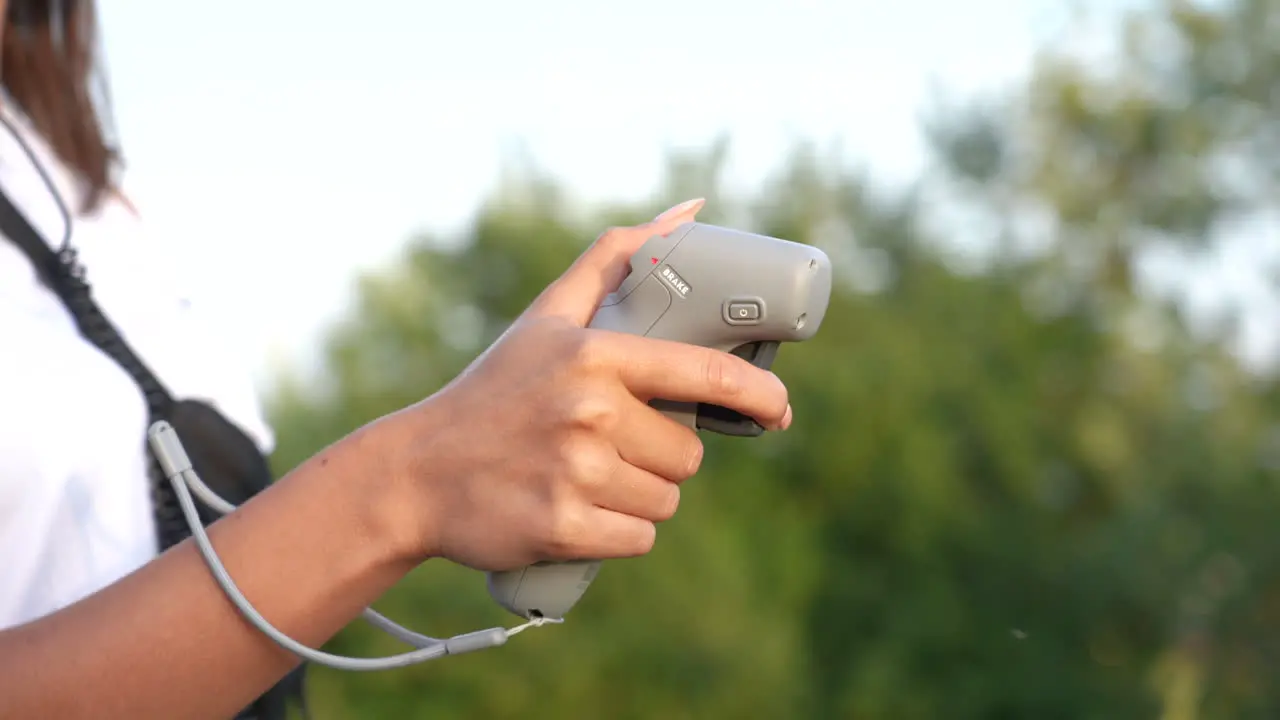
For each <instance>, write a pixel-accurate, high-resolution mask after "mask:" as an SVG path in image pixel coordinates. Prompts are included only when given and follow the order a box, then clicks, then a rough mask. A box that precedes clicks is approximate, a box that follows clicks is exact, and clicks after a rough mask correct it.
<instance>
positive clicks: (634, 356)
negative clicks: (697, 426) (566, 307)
mask: <svg viewBox="0 0 1280 720" xmlns="http://www.w3.org/2000/svg"><path fill="white" fill-rule="evenodd" d="M596 332H607V331H596ZM608 335H609V340H610V341H609V343H608V344H609V345H610V346H611V347H612V348H613V349H614V351H615V352H617V353H618V355H617V356H616V357H617V358H618V368H619V373H620V375H621V379H622V383H623V384H624V385H626V387H627V389H628V390H630V391H631V393H632V394H633V395H635V396H636V397H637V398H639V399H641V400H644V401H648V400H654V399H662V400H670V401H673V402H701V403H709V404H712V405H719V406H721V407H725V408H728V409H730V410H736V411H738V412H740V413H742V414H743V415H746V416H748V417H751V418H754V419H755V421H756V422H758V423H760V424H761V425H762V426H764V427H766V428H769V429H773V430H777V429H780V428H783V427H785V422H784V420H785V419H789V417H788V416H789V414H790V404H789V403H788V398H787V388H786V386H785V385H783V384H782V381H781V380H779V379H778V376H777V375H774V374H773V373H772V372H769V371H768V370H762V369H760V368H758V367H756V366H754V365H752V364H751V363H749V362H747V361H746V360H743V359H742V358H740V357H738V356H736V355H731V354H729V353H727V352H723V351H720V350H715V349H712V348H706V347H700V346H697V345H689V344H687V343H681V342H674V341H671V340H657V339H654V338H646V337H641V336H639V335H628V334H625V333H612V332H610V333H608Z"/></svg>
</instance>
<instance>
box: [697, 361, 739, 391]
mask: <svg viewBox="0 0 1280 720" xmlns="http://www.w3.org/2000/svg"><path fill="white" fill-rule="evenodd" d="M705 357H706V360H705V361H704V365H703V369H702V371H703V374H704V376H705V377H706V382H707V385H708V386H709V387H710V388H711V389H712V390H713V391H714V392H716V393H717V394H718V395H720V396H721V397H730V398H731V397H736V396H737V395H738V394H739V393H741V392H742V378H741V377H739V372H738V367H737V366H736V365H735V364H734V363H733V362H732V359H733V358H732V357H731V356H729V355H723V354H720V353H707V354H706V356H705Z"/></svg>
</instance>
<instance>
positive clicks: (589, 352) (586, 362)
mask: <svg viewBox="0 0 1280 720" xmlns="http://www.w3.org/2000/svg"><path fill="white" fill-rule="evenodd" d="M608 349H609V348H608V341H607V340H606V339H605V337H604V336H603V335H601V334H600V333H597V332H592V331H591V330H577V331H576V332H573V333H572V334H571V335H570V337H569V338H568V340H567V342H566V349H565V355H566V356H567V359H568V362H569V365H570V367H571V368H572V369H573V370H575V371H580V372H581V371H586V372H592V371H595V370H599V369H601V368H602V367H604V366H605V364H606V362H607V360H606V358H607V357H608Z"/></svg>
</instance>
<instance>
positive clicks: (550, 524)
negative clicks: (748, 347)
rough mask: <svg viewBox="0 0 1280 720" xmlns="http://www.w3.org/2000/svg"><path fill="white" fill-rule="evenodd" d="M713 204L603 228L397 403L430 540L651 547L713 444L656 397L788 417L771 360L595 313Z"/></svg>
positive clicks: (779, 424)
mask: <svg viewBox="0 0 1280 720" xmlns="http://www.w3.org/2000/svg"><path fill="white" fill-rule="evenodd" d="M701 205H702V202H701V201H693V202H689V203H684V204H683V205H679V206H676V207H675V208H672V209H671V210H669V211H667V212H666V213H663V214H662V215H660V216H659V217H658V218H657V219H655V220H654V221H653V222H651V223H647V224H645V225H640V226H637V227H628V228H615V229H611V230H609V231H607V232H605V233H604V234H602V235H601V236H600V237H599V238H598V239H597V240H596V241H595V243H594V244H593V245H592V246H591V247H590V248H589V249H588V250H587V251H586V252H585V253H583V255H582V256H581V257H580V258H579V259H578V260H577V261H576V262H575V263H574V264H573V266H572V267H570V268H569V269H568V271H566V272H565V274H564V275H563V276H561V277H560V278H559V279H558V280H557V281H556V282H555V283H553V284H552V285H551V286H549V287H548V288H547V289H546V290H545V291H544V292H543V293H542V294H541V295H540V296H539V297H538V298H537V299H536V300H535V301H534V302H533V304H532V305H531V306H530V307H529V309H528V310H526V311H525V313H524V314H523V315H522V316H521V317H520V318H519V319H518V320H517V321H516V322H515V323H513V324H512V326H511V327H510V329H509V330H508V331H507V332H506V333H505V334H504V335H503V336H502V337H501V338H500V339H499V340H498V341H497V342H496V343H495V344H494V345H493V346H491V347H490V348H489V349H488V350H487V351H486V352H485V353H484V354H483V355H481V356H480V357H479V358H478V359H476V361H475V362H474V363H472V365H471V366H470V367H468V368H467V370H466V371H464V372H463V373H462V374H461V375H459V376H458V377H457V378H456V379H455V380H454V381H453V382H452V383H450V384H449V385H448V386H446V387H445V388H444V389H442V390H441V391H440V392H438V393H436V394H435V395H433V396H432V397H430V398H428V399H426V400H424V401H422V402H421V403H418V404H417V405H415V406H412V407H410V408H407V409H406V410H404V411H402V412H401V413H399V414H398V415H397V416H396V417H395V418H394V420H393V422H394V423H395V424H396V425H397V426H398V427H399V428H400V430H399V432H397V435H399V436H400V437H401V438H402V439H403V440H404V441H405V445H404V447H408V448H411V450H410V451H408V452H405V453H404V455H403V456H402V457H403V459H404V460H405V461H406V462H405V463H397V464H400V465H402V468H404V469H402V477H403V480H404V481H406V482H405V486H407V487H411V488H412V490H411V493H413V495H414V497H413V501H412V502H409V503H406V504H405V507H406V508H407V509H410V511H411V512H415V513H419V514H420V515H419V518H418V530H417V533H416V536H417V540H416V541H417V542H420V543H421V552H422V554H423V555H425V556H428V557H429V556H441V557H446V558H449V559H450V560H453V561H455V562H458V563H461V564H464V565H467V566H470V567H473V568H476V569H481V570H508V569H512V568H516V567H521V566H524V565H528V564H530V563H533V562H536V561H539V560H569V559H576V558H595V559H607V558H614V557H627V556H636V555H643V554H645V553H647V552H648V551H649V550H650V549H651V548H652V546H653V543H654V538H655V523H658V522H662V521H664V520H667V519H668V518H670V517H671V516H672V514H673V513H675V511H676V506H677V504H678V503H679V498H680V483H681V482H682V481H684V480H686V479H688V478H689V477H691V476H692V475H693V474H694V473H695V472H697V470H698V467H699V464H700V463H701V460H702V443H701V441H700V440H699V438H698V437H697V435H696V434H695V433H694V431H692V430H690V429H689V428H687V427H685V426H683V425H680V424H679V423H677V422H675V421H673V420H671V419H670V418H667V417H666V416H664V415H662V414H661V413H659V412H658V411H657V410H655V409H653V408H652V407H650V406H649V405H648V404H647V401H649V400H650V399H653V398H658V397H660V398H665V399H669V400H675V401H687V402H707V403H714V404H716V405H721V406H725V407H729V408H732V409H734V410H737V411H739V412H742V413H744V414H746V415H749V416H751V417H754V418H755V419H756V420H757V421H758V422H759V423H760V424H761V425H763V426H764V427H766V428H771V429H781V428H785V427H786V426H787V425H788V424H789V423H790V420H791V412H790V406H789V405H788V402H787V392H786V389H785V388H784V387H783V385H782V383H781V382H780V381H779V380H778V378H777V377H776V376H775V375H773V374H772V373H770V372H768V371H765V370H761V369H759V368H756V367H753V366H752V365H751V364H749V363H747V362H745V361H743V360H741V359H739V358H737V357H734V356H732V355H730V354H728V353H723V352H719V351H715V350H710V349H706V348H700V347H695V346H690V345H684V344H679V343H672V342H665V341H660V340H653V339H647V338H642V337H639V336H633V335H627V334H621V333H611V332H604V331H597V330H591V329H587V328H586V327H585V326H586V325H587V324H588V323H590V321H591V318H592V316H593V315H594V314H595V312H596V309H597V308H598V307H599V305H600V303H601V301H602V300H603V299H604V297H605V296H606V295H607V294H608V293H610V292H612V291H613V290H615V289H617V287H618V285H619V284H621V282H622V280H623V279H624V277H625V275H626V273H627V271H628V268H629V261H630V257H631V255H632V254H634V253H635V251H636V250H638V249H639V248H640V246H641V245H643V244H644V242H645V241H646V240H648V238H650V237H652V236H653V235H655V234H666V233H669V232H671V231H673V230H674V229H675V228H676V227H678V226H679V225H680V224H682V223H685V222H688V221H690V220H692V219H693V217H694V215H695V214H696V213H697V211H698V210H699V209H700V207H701ZM401 432H403V433H406V434H404V435H400V433H401ZM401 452H404V451H401ZM406 464H407V468H406V467H404V466H405V465H406Z"/></svg>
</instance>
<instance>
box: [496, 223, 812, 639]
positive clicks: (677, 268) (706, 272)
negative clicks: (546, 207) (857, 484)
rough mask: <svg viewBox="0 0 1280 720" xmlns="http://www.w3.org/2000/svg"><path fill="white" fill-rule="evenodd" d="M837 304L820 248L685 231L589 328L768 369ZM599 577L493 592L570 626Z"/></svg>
mask: <svg viewBox="0 0 1280 720" xmlns="http://www.w3.org/2000/svg"><path fill="white" fill-rule="evenodd" d="M830 297H831V262H830V260H829V259H828V258H827V256H826V254H825V253H823V252H822V251H821V250H819V249H818V248H815V247H812V246H809V245H802V244H799V243H793V242H788V241H786V240H779V239H777V238H772V237H767V236H764V235H756V234H752V233H746V232H741V231H737V230H730V229H728V228H723V227H717V226H714V225H705V224H702V223H687V224H685V225H682V226H680V227H679V228H677V229H676V230H675V231H674V232H672V233H671V234H669V235H667V236H666V237H662V236H655V237H653V238H651V239H650V240H649V241H648V242H646V243H645V244H644V246H643V247H641V248H640V250H639V251H638V252H636V254H635V255H634V256H632V258H631V273H630V274H629V275H628V276H627V278H626V280H624V281H623V283H622V285H621V286H620V287H619V288H618V290H617V291H616V292H614V293H613V294H611V295H609V296H608V297H607V298H606V299H605V301H604V302H603V303H602V304H601V306H600V309H599V310H598V311H597V312H596V315H595V317H594V318H593V320H592V322H591V327H593V328H599V329H604V330H612V331H615V332H625V333H631V334H635V335H642V336H645V337H651V338H656V339H660V340H672V341H676V342H684V343H688V344H691V345H701V346H704V347H709V348H715V349H717V350H722V351H724V352H728V353H732V354H734V355H737V356H739V357H741V358H743V359H744V360H747V361H748V362H750V363H752V364H753V365H755V366H757V367H759V368H763V369H766V370H768V369H770V368H771V367H772V366H773V361H774V359H775V358H776V357H777V354H778V348H779V346H780V345H781V343H784V342H803V341H805V340H808V339H809V338H811V337H813V336H814V334H815V333H817V331H818V328H819V327H820V326H821V325H822V319H823V316H824V315H826V311H827V304H828V302H829V301H830ZM650 404H651V405H653V406H654V407H655V408H657V409H659V410H661V411H662V412H663V413H664V414H666V415H667V416H669V417H671V418H673V419H675V420H677V421H678V422H680V423H682V424H684V425H686V426H687V427H690V428H693V429H695V430H708V431H711V432H715V433H720V434H723V435H734V436H742V437H755V436H758V435H760V434H761V433H763V432H764V428H763V427H761V426H760V425H759V423H757V422H756V421H755V420H754V419H752V418H750V417H747V416H745V415H742V414H741V413H738V412H736V411H733V410H729V409H727V408H723V407H719V406H716V405H707V404H690V403H676V402H669V401H665V400H655V401H653V402H652V403H650ZM599 569H600V561H599V560H578V561H573V562H567V563H549V562H548V563H537V564H535V565H531V566H529V567H525V568H521V569H519V570H513V571H510V572H501V573H490V574H489V579H488V584H489V593H490V595H492V596H493V598H494V600H496V601H497V602H498V604H500V605H502V606H503V607H504V608H506V609H507V610H509V611H511V612H512V613H515V614H516V615H518V616H520V617H523V618H526V619H530V620H532V619H538V618H546V619H563V617H564V615H565V613H567V612H568V611H569V610H570V609H571V608H572V607H573V606H574V604H576V603H577V602H578V600H579V599H580V598H581V597H582V595H583V593H585V592H586V590H587V587H588V586H589V585H590V584H591V581H592V580H594V579H595V577H596V573H597V572H599Z"/></svg>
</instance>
